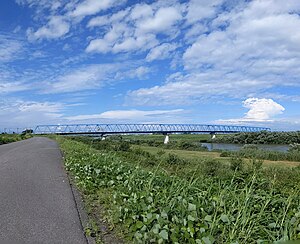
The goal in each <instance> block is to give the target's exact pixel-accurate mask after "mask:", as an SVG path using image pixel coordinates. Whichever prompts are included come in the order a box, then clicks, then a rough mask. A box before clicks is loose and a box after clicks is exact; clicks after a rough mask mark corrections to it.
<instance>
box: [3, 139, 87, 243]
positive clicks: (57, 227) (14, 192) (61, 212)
mask: <svg viewBox="0 0 300 244" xmlns="http://www.w3.org/2000/svg"><path fill="white" fill-rule="evenodd" d="M0 243H5V244H6V243H12V244H18V243H30V244H33V243H70V244H71V243H72V244H77V243H80V244H82V243H85V244H86V243H87V241H86V239H85V236H84V234H83V230H82V226H81V223H80V220H79V216H78V212H77V209H76V204H75V201H74V198H73V194H72V191H71V188H70V185H69V182H68V178H67V175H66V173H65V171H64V169H63V166H62V157H61V154H60V150H59V148H58V145H57V144H56V142H54V141H52V140H50V139H47V138H31V139H29V140H25V141H21V142H16V143H12V144H7V145H2V146H0Z"/></svg>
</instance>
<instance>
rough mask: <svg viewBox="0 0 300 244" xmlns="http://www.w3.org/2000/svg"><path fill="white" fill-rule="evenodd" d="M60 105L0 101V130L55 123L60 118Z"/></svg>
mask: <svg viewBox="0 0 300 244" xmlns="http://www.w3.org/2000/svg"><path fill="white" fill-rule="evenodd" d="M64 109H65V108H64V105H63V104H61V103H51V102H35V101H24V100H20V99H12V98H10V99H0V117H1V120H0V128H4V127H8V128H11V127H12V125H13V126H14V127H23V128H24V127H27V126H28V127H31V126H34V125H37V124H39V123H42V124H44V123H45V124H48V123H57V121H58V120H60V119H61V117H62V115H63V114H62V112H63V111H64Z"/></svg>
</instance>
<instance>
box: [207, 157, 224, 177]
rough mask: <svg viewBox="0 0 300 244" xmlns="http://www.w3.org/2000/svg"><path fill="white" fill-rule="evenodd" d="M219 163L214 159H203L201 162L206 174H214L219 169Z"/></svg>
mask: <svg viewBox="0 0 300 244" xmlns="http://www.w3.org/2000/svg"><path fill="white" fill-rule="evenodd" d="M220 165H221V163H220V162H219V161H217V160H214V159H209V160H205V161H204V162H203V173H204V174H205V175H208V176H216V175H217V174H218V171H219V169H220Z"/></svg>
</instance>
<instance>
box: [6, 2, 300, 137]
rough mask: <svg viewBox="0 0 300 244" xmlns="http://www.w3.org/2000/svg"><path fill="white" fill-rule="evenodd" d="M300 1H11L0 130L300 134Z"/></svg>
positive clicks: (7, 26)
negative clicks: (159, 127)
mask: <svg viewBox="0 0 300 244" xmlns="http://www.w3.org/2000/svg"><path fill="white" fill-rule="evenodd" d="M299 26H300V2H297V1H294V0H287V1H284V2H283V1H279V0H265V1H260V0H254V1H248V0H245V1H242V0H230V1H225V0H213V1H207V0H191V1H182V0H166V1H150V0H149V1H148V0H147V1H131V0H130V1H126V0H122V1H116V0H107V1H99V0H61V1H58V0H54V1H48V0H14V1H12V0H3V1H1V3H0V30H1V31H0V44H1V45H0V95H1V98H0V129H1V128H18V127H19V128H32V127H34V126H37V125H44V124H55V125H57V124H113V123H115V124H120V123H128V124H130V123H139V124H140V123H155V124H174V123H175V122H176V123H178V124H219V125H222V124H225V125H237V126H244V125H248V126H256V127H268V128H271V130H272V131H300V110H299V107H300V80H299V78H300V72H299V71H300V46H299V43H300V35H299V34H298V33H297V29H299Z"/></svg>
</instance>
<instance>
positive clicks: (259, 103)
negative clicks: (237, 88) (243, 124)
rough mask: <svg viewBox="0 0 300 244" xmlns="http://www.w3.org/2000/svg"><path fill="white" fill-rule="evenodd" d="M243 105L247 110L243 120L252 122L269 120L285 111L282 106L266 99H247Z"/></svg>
mask: <svg viewBox="0 0 300 244" xmlns="http://www.w3.org/2000/svg"><path fill="white" fill-rule="evenodd" d="M243 105H244V107H245V108H248V109H249V111H248V112H247V113H246V116H245V117H244V119H246V120H253V121H263V120H270V119H271V118H273V117H274V116H276V115H278V114H282V112H283V111H284V110H285V108H284V107H283V106H282V105H280V104H278V103H276V102H274V101H273V100H272V99H266V98H261V99H259V98H248V99H247V100H245V101H244V102H243Z"/></svg>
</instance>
